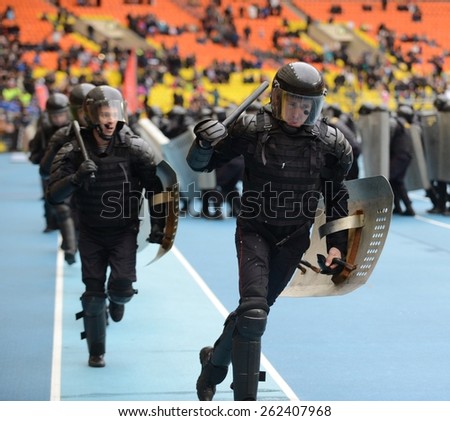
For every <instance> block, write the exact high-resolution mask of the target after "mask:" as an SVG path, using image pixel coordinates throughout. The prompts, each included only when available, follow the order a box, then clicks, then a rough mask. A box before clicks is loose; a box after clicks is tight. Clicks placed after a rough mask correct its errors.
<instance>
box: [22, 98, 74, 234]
mask: <svg viewBox="0 0 450 421" xmlns="http://www.w3.org/2000/svg"><path fill="white" fill-rule="evenodd" d="M69 123H70V114H69V98H68V97H67V96H66V95H64V94H62V93H59V92H57V93H54V94H51V95H50V96H49V97H48V99H47V102H46V104H45V112H44V113H42V115H41V116H40V117H39V120H38V126H37V130H36V134H35V135H34V137H33V139H31V140H30V145H29V150H30V156H29V159H30V161H31V162H32V163H33V164H35V165H40V162H41V160H42V158H43V157H44V155H45V151H46V150H47V148H48V145H49V143H50V139H51V138H52V136H53V135H54V134H55V133H56V131H58V130H59V129H61V128H62V127H64V126H67V125H68V124H69ZM39 173H40V176H41V185H42V192H43V199H44V217H45V222H46V226H45V228H44V232H50V231H54V230H57V229H58V220H57V215H56V212H55V209H54V208H53V207H52V206H51V205H50V204H49V203H48V202H47V200H46V199H45V190H46V188H47V184H48V176H45V175H43V174H42V173H41V171H40V170H39Z"/></svg>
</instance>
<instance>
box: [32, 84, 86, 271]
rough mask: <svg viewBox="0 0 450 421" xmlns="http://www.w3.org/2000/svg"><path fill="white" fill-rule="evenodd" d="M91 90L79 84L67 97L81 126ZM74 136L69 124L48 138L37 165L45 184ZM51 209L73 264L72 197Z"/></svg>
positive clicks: (74, 226)
mask: <svg viewBox="0 0 450 421" xmlns="http://www.w3.org/2000/svg"><path fill="white" fill-rule="evenodd" d="M93 88H95V86H94V85H92V84H91V83H80V84H79V85H76V86H74V87H73V89H72V91H71V92H70V95H69V105H70V111H71V114H72V118H73V119H74V120H76V121H78V123H79V124H80V125H81V126H85V125H86V121H85V120H84V113H83V101H84V98H85V97H86V95H87V93H88V92H89V91H90V90H91V89H93ZM74 136H75V134H74V128H73V125H72V124H69V125H68V126H65V127H62V128H60V129H58V130H57V131H56V133H54V134H53V136H52V137H51V138H50V142H49V143H48V145H47V149H46V150H45V154H44V156H43V157H42V159H41V161H40V164H39V173H40V175H41V177H42V179H44V180H46V182H48V179H49V178H50V171H51V167H52V162H53V159H54V158H55V156H56V154H57V153H58V151H59V149H60V148H61V147H62V146H63V145H64V144H65V143H67V142H68V141H70V140H71V139H73V137H74ZM53 208H54V211H55V215H56V221H57V223H58V228H59V231H60V232H61V236H62V239H63V242H62V244H61V248H62V249H63V250H64V258H65V260H66V262H67V263H69V264H73V263H75V254H76V252H77V248H78V244H77V243H78V234H77V229H78V228H77V227H78V223H77V217H76V210H75V206H74V204H73V200H72V196H70V197H68V198H66V199H65V200H64V202H63V203H59V204H57V205H55V206H54V207H53Z"/></svg>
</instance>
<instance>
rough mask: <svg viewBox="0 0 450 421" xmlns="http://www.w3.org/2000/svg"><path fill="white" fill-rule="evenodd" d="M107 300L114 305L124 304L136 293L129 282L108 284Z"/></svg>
mask: <svg viewBox="0 0 450 421" xmlns="http://www.w3.org/2000/svg"><path fill="white" fill-rule="evenodd" d="M107 293H108V298H109V299H110V301H113V302H114V303H116V304H126V303H128V302H129V301H130V300H131V299H132V298H133V295H134V294H136V293H137V291H136V290H135V289H134V288H133V286H132V282H131V281H123V282H110V283H109V284H108V291H107Z"/></svg>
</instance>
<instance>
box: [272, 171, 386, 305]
mask: <svg viewBox="0 0 450 421" xmlns="http://www.w3.org/2000/svg"><path fill="white" fill-rule="evenodd" d="M345 184H346V185H347V188H348V191H349V202H348V206H349V216H348V217H345V218H341V219H339V220H337V221H333V222H330V223H327V224H326V223H325V208H324V203H323V200H321V201H320V204H319V208H318V209H317V213H316V219H315V222H314V225H313V228H312V233H311V245H310V247H309V248H308V250H307V251H306V253H305V255H304V257H303V260H302V261H301V262H299V268H298V269H297V270H296V272H295V273H294V275H293V277H292V279H291V281H290V283H289V284H288V285H287V287H286V288H285V290H284V291H283V293H282V294H281V295H282V296H285V297H325V296H335V295H344V294H348V293H349V292H352V291H353V290H355V289H357V288H359V287H360V286H362V285H364V284H365V283H366V282H367V280H368V279H369V277H370V275H371V273H372V271H373V269H374V268H375V265H376V263H377V262H378V259H379V257H380V255H381V252H382V250H383V247H384V244H385V241H386V238H387V234H388V231H389V226H390V222H391V216H392V207H393V193H392V189H391V186H390V184H389V182H388V180H387V179H386V178H385V177H383V176H376V177H368V178H360V179H357V180H350V181H346V182H345ZM341 230H348V233H349V234H348V235H349V237H348V238H349V243H348V252H347V262H348V265H349V266H352V268H351V269H347V268H345V269H344V270H343V271H342V272H341V274H339V275H334V276H330V275H324V274H321V273H319V272H320V269H318V268H317V255H318V254H322V255H325V256H326V255H327V246H326V238H325V237H326V235H327V234H331V233H333V232H337V231H341Z"/></svg>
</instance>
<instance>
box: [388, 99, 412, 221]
mask: <svg viewBox="0 0 450 421" xmlns="http://www.w3.org/2000/svg"><path fill="white" fill-rule="evenodd" d="M413 118H414V110H413V108H412V107H411V106H410V105H406V104H401V105H400V106H399V107H398V109H397V113H396V115H393V116H391V120H390V143H389V145H390V147H389V182H390V184H391V187H392V191H393V193H394V210H393V212H394V213H396V214H400V215H405V216H414V215H415V212H414V209H413V208H412V202H411V199H410V198H409V195H408V190H407V189H406V186H405V177H406V171H407V170H408V167H409V165H410V164H411V160H412V157H413V144H412V139H411V133H410V132H409V130H408V128H409V126H410V125H411V124H412V122H413ZM401 203H403V204H404V206H405V210H404V211H403V210H402V207H401Z"/></svg>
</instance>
